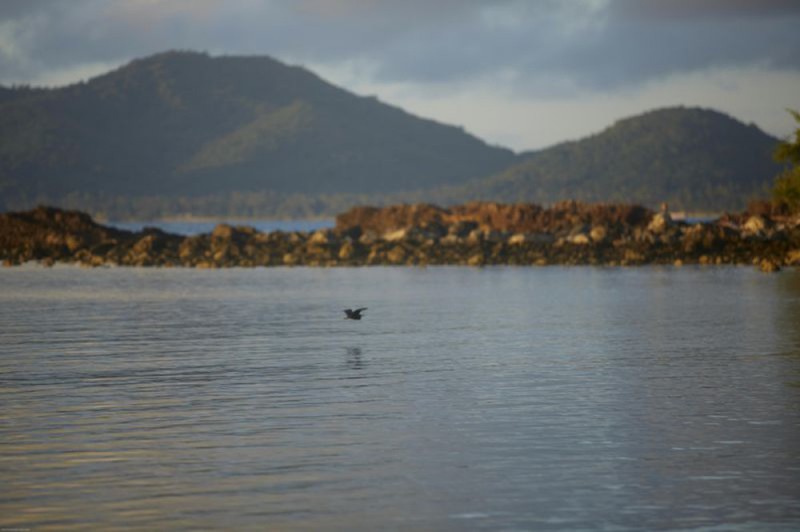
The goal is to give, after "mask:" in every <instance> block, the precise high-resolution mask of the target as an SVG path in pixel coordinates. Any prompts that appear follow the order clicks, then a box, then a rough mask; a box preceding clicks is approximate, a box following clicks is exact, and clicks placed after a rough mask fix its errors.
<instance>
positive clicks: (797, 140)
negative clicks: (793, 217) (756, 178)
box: [772, 109, 800, 212]
mask: <svg viewBox="0 0 800 532" xmlns="http://www.w3.org/2000/svg"><path fill="white" fill-rule="evenodd" d="M789 112H790V113H791V114H792V116H793V117H794V119H795V120H796V121H797V123H798V128H797V129H796V130H795V132H794V141H790V140H787V141H786V142H781V143H780V144H779V145H778V148H777V149H776V150H775V160H777V161H780V162H783V163H787V164H790V165H791V167H790V168H787V169H786V170H784V171H783V172H782V173H781V174H780V175H779V176H778V177H777V179H776V180H775V187H774V188H773V189H772V199H773V202H774V203H776V204H777V205H778V206H781V207H783V206H785V207H786V208H787V209H788V210H789V211H791V212H800V113H798V112H797V111H792V110H791V109H790V110H789Z"/></svg>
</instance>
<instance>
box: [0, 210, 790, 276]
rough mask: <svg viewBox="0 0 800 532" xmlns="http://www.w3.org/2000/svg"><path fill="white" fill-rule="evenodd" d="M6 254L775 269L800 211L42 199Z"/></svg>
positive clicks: (134, 262)
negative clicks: (285, 219)
mask: <svg viewBox="0 0 800 532" xmlns="http://www.w3.org/2000/svg"><path fill="white" fill-rule="evenodd" d="M0 260H2V261H3V262H4V264H6V265H16V264H21V263H24V262H28V261H39V262H40V263H42V264H44V265H52V264H54V263H55V262H68V263H69V262H71V263H78V264H81V265H86V266H105V265H124V266H187V267H199V268H203V267H205V268H216V267H230V266H242V267H252V266H283V265H286V266H296V265H303V266H364V265H437V264H459V265H469V266H481V265H491V264H511V265H549V264H575V265H578V264H587V265H607V266H618V265H623V266H624V265H641V264H675V265H681V264H742V265H756V266H758V267H760V268H761V269H762V270H764V271H777V270H779V269H780V268H781V267H783V266H789V265H794V266H797V265H800V218H798V217H794V218H790V217H781V218H779V217H771V216H769V215H767V214H763V213H762V214H756V213H741V214H736V215H725V216H723V217H721V218H720V219H718V220H716V221H714V222H711V223H694V224H690V223H683V222H679V221H675V220H673V219H672V217H671V216H670V215H669V213H668V212H666V211H663V212H653V211H650V210H648V209H645V208H643V207H639V206H633V205H590V204H582V203H578V202H574V201H566V202H562V203H558V204H556V205H554V206H552V207H549V208H544V207H541V206H538V205H532V204H515V205H504V204H497V203H470V204H466V205H460V206H455V207H450V208H443V207H438V206H435V205H427V204H417V205H398V206H391V207H384V208H375V207H356V208H353V209H351V210H349V211H347V212H345V213H342V214H341V215H339V216H338V217H337V220H336V226H335V227H334V228H332V229H324V230H319V231H316V232H311V233H306V232H281V231H276V232H272V233H263V232H259V231H256V230H255V229H253V228H251V227H247V226H230V225H224V224H222V225H218V226H217V227H216V228H215V229H214V230H213V231H212V232H211V233H208V234H202V235H197V236H189V237H185V236H180V235H174V234H169V233H165V232H163V231H160V230H158V229H154V228H145V229H144V230H143V231H140V232H135V233H134V232H128V231H120V230H117V229H113V228H110V227H104V226H102V225H99V224H97V223H95V222H94V221H93V220H92V219H91V218H90V217H89V216H88V215H86V214H83V213H80V212H74V211H62V210H59V209H55V208H49V207H39V208H37V209H35V210H32V211H27V212H19V213H6V214H2V215H0Z"/></svg>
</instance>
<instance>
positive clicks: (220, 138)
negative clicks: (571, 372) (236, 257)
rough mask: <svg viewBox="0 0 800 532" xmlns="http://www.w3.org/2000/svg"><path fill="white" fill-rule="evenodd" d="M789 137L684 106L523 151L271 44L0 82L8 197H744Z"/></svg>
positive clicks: (98, 203)
mask: <svg viewBox="0 0 800 532" xmlns="http://www.w3.org/2000/svg"><path fill="white" fill-rule="evenodd" d="M777 142H778V139H776V138H774V137H771V136H770V135H767V134H766V133H764V132H762V131H761V130H759V129H758V128H757V127H756V126H754V125H752V124H751V125H745V124H742V123H741V122H739V121H738V120H736V119H734V118H732V117H730V116H728V115H725V114H723V113H720V112H718V111H714V110H710V109H700V108H686V107H672V108H662V109H657V110H653V111H649V112H646V113H643V114H640V115H636V116H633V117H627V118H623V119H620V120H618V121H616V122H615V123H614V124H612V125H611V126H609V127H608V128H606V129H604V130H602V131H600V132H597V133H594V134H592V135H589V136H587V137H583V138H581V139H576V140H572V141H567V142H563V143H559V144H556V145H554V146H551V147H549V148H544V149H540V150H536V151H532V152H523V153H520V154H516V153H514V152H512V151H511V150H508V149H505V148H502V147H498V146H492V145H489V144H487V143H486V142H484V141H482V140H480V139H479V138H477V137H475V136H473V135H471V134H469V133H466V132H465V131H463V129H462V128H458V127H455V126H451V125H447V124H442V123H439V122H436V121H434V120H429V119H424V118H420V117H417V116H415V115H413V114H410V113H408V112H406V111H404V110H403V109H401V108H399V107H395V106H392V105H388V104H385V103H382V102H380V101H378V100H377V99H376V98H374V97H365V96H358V95H355V94H352V93H350V92H348V91H346V90H344V89H342V88H339V87H336V86H335V85H332V84H330V83H328V82H326V81H325V80H323V79H322V78H320V77H319V76H317V75H316V74H315V73H313V72H311V71H309V70H306V69H305V68H302V67H299V66H290V65H286V64H283V63H281V62H280V61H278V60H275V59H273V58H270V57H267V56H215V57H212V56H209V55H208V54H204V53H198V52H187V51H179V52H175V51H172V52H163V53H160V54H155V55H153V56H149V57H145V58H141V59H136V60H133V61H131V62H130V63H128V64H126V65H123V66H121V67H119V68H117V69H114V70H112V71H110V72H107V73H105V74H102V75H100V76H97V77H95V78H92V79H90V80H88V81H85V82H80V83H76V84H72V85H67V86H65V87H58V88H53V89H43V88H31V87H12V88H6V87H0V209H4V210H14V209H22V208H29V207H31V206H33V205H35V204H37V203H50V204H56V205H62V206H65V207H69V208H79V209H85V210H89V211H91V212H93V213H95V214H98V213H100V214H101V216H106V217H117V218H124V217H127V218H130V217H141V218H146V217H153V216H168V215H181V214H194V215H200V216H203V215H205V216H214V215H217V216H220V215H224V216H230V215H236V216H291V217H294V216H314V215H320V214H327V215H331V214H335V213H337V212H340V211H341V210H344V209H346V208H349V207H350V206H352V205H354V204H358V203H365V202H368V203H375V204H387V203H392V202H398V201H414V202H416V201H431V202H438V203H442V204H453V203H459V202H463V201H469V200H488V201H505V202H520V201H524V202H535V203H540V204H548V203H554V202H556V201H559V200H562V199H578V200H583V201H593V202H597V201H605V202H619V201H625V202H637V203H642V204H644V205H648V206H650V207H653V206H656V205H657V204H658V203H660V202H661V201H667V202H669V203H671V204H672V205H673V206H674V207H676V208H681V209H692V210H698V209H704V210H731V209H739V208H741V207H743V206H744V204H745V203H746V202H747V200H748V199H750V198H753V197H758V196H763V195H764V194H765V191H766V189H767V187H768V186H769V184H770V183H771V181H772V178H773V177H774V175H775V174H776V173H777V172H778V171H779V170H780V166H779V165H777V164H776V163H774V162H773V161H772V159H771V151H772V149H773V147H774V145H775V144H777Z"/></svg>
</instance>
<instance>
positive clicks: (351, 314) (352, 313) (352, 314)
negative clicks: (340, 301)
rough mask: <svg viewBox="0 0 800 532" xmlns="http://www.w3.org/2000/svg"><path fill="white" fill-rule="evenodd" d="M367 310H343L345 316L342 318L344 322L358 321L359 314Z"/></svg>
mask: <svg viewBox="0 0 800 532" xmlns="http://www.w3.org/2000/svg"><path fill="white" fill-rule="evenodd" d="M364 310H367V307H361V308H357V309H355V310H353V309H351V308H347V309H344V313H345V314H347V316H345V317H344V319H346V320H360V319H361V312H362V311H364Z"/></svg>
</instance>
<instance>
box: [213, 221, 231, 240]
mask: <svg viewBox="0 0 800 532" xmlns="http://www.w3.org/2000/svg"><path fill="white" fill-rule="evenodd" d="M233 233H234V229H233V227H231V226H230V225H228V224H217V226H216V227H214V229H213V230H212V231H211V236H212V237H214V238H231V237H233Z"/></svg>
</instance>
